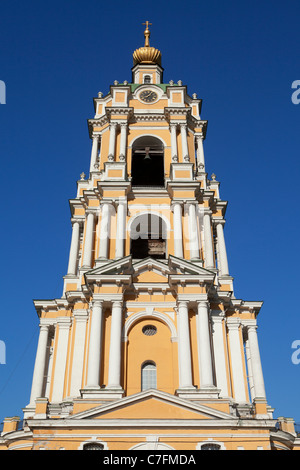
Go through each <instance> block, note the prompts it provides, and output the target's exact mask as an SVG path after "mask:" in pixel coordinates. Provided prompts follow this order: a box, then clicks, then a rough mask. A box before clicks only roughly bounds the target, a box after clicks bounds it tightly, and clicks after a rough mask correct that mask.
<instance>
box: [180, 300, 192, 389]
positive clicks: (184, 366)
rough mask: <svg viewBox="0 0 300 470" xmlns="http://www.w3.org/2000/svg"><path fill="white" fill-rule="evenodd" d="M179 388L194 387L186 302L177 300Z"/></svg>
mask: <svg viewBox="0 0 300 470" xmlns="http://www.w3.org/2000/svg"><path fill="white" fill-rule="evenodd" d="M178 341H179V342H178V352H179V388H180V389H194V386H193V379H192V361H191V343H190V330H189V314H188V302H185V301H179V302H178Z"/></svg>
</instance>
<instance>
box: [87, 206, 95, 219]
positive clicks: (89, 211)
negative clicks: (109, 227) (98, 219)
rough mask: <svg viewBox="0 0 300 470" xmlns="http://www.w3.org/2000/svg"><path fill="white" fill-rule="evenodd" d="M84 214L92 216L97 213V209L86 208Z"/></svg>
mask: <svg viewBox="0 0 300 470" xmlns="http://www.w3.org/2000/svg"><path fill="white" fill-rule="evenodd" d="M85 215H86V216H88V215H93V216H94V217H95V216H96V215H97V209H91V208H89V207H88V208H86V210H85Z"/></svg>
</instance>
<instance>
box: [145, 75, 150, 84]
mask: <svg viewBox="0 0 300 470" xmlns="http://www.w3.org/2000/svg"><path fill="white" fill-rule="evenodd" d="M144 83H151V77H150V75H145V76H144Z"/></svg>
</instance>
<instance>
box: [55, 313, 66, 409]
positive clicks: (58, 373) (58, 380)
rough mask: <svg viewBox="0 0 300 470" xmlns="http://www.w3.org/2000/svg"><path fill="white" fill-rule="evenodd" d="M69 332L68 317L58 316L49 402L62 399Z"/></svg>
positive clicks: (57, 401) (56, 401)
mask: <svg viewBox="0 0 300 470" xmlns="http://www.w3.org/2000/svg"><path fill="white" fill-rule="evenodd" d="M69 332H70V319H69V318H68V317H62V318H58V320H57V326H56V331H55V337H56V338H55V342H56V343H57V345H56V355H55V364H54V377H53V389H52V397H51V402H53V403H59V402H61V401H62V399H63V392H64V384H65V378H66V364H67V353H68V343H69Z"/></svg>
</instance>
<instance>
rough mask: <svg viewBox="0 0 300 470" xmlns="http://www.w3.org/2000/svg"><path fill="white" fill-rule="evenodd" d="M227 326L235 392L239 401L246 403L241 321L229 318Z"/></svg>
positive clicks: (235, 396)
mask: <svg viewBox="0 0 300 470" xmlns="http://www.w3.org/2000/svg"><path fill="white" fill-rule="evenodd" d="M227 328H228V333H229V348H230V359H231V373H232V381H233V393H234V398H235V401H236V402H237V403H245V402H246V401H247V399H246V384H245V380H244V368H243V357H244V353H243V344H241V339H240V331H239V323H238V322H236V321H232V322H230V321H228V320H227Z"/></svg>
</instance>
